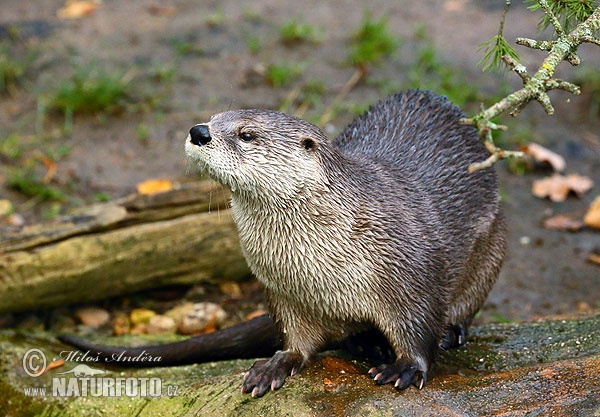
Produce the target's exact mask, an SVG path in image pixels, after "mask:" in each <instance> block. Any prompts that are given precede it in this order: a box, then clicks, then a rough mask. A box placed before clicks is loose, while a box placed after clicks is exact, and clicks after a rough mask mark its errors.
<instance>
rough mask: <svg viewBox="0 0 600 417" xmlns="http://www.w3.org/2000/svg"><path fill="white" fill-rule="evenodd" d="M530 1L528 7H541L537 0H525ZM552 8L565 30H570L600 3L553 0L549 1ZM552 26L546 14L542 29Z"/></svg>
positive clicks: (594, 0)
mask: <svg viewBox="0 0 600 417" xmlns="http://www.w3.org/2000/svg"><path fill="white" fill-rule="evenodd" d="M525 2H526V3H529V4H530V5H529V6H528V9H529V10H531V11H536V10H539V9H540V8H541V6H540V4H539V3H538V2H537V0H525ZM549 4H550V9H551V10H552V13H554V16H556V18H557V19H558V21H559V22H560V24H561V25H562V27H563V29H564V30H565V32H570V31H571V30H572V29H573V28H574V27H575V26H577V25H578V24H579V23H581V22H583V21H585V20H586V19H587V18H588V17H590V15H591V14H592V13H594V10H595V9H596V8H597V7H598V6H599V5H600V4H599V2H598V0H553V1H550V2H549ZM548 26H550V19H549V18H548V16H546V15H545V14H544V17H543V19H542V20H541V22H540V24H539V30H540V31H542V30H544V29H546V28H547V27H548Z"/></svg>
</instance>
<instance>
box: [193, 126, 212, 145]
mask: <svg viewBox="0 0 600 417" xmlns="http://www.w3.org/2000/svg"><path fill="white" fill-rule="evenodd" d="M190 138H191V139H192V143H193V144H194V145H198V146H202V145H206V144H207V143H208V142H210V132H209V131H208V126H206V125H196V126H194V127H192V128H191V129H190Z"/></svg>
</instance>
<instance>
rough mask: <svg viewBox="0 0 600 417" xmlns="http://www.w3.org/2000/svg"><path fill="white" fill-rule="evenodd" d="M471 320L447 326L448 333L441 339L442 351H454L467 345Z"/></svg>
mask: <svg viewBox="0 0 600 417" xmlns="http://www.w3.org/2000/svg"><path fill="white" fill-rule="evenodd" d="M470 322H471V320H464V321H463V322H461V323H457V324H454V325H450V326H448V331H447V332H446V334H444V336H443V337H442V343H440V348H441V349H442V350H448V349H454V348H457V347H461V346H463V345H464V344H465V343H467V334H468V329H469V324H470Z"/></svg>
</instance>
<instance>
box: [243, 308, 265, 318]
mask: <svg viewBox="0 0 600 417" xmlns="http://www.w3.org/2000/svg"><path fill="white" fill-rule="evenodd" d="M265 314H269V312H268V311H266V310H254V311H253V312H252V313H250V314H248V315H247V316H246V320H252V319H255V318H257V317H260V316H263V315H265Z"/></svg>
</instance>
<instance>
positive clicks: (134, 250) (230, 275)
mask: <svg viewBox="0 0 600 417" xmlns="http://www.w3.org/2000/svg"><path fill="white" fill-rule="evenodd" d="M227 200H228V193H227V191H226V190H224V189H223V188H222V187H220V186H218V185H216V184H214V183H213V182H209V181H203V182H196V183H186V184H181V185H177V186H175V187H174V188H173V189H172V190H170V191H167V192H163V193H158V194H152V195H140V194H134V195H131V196H129V197H126V198H123V199H121V200H117V201H115V202H110V203H104V204H97V205H94V206H91V207H86V208H83V209H80V210H78V211H77V212H74V213H72V214H70V215H69V216H64V217H61V218H59V219H56V220H55V221H52V222H46V223H41V224H35V225H31V226H27V227H25V228H23V229H22V230H19V231H14V230H12V231H8V230H4V231H1V230H0V312H8V311H23V310H32V309H39V308H46V307H54V306H59V305H60V306H64V305H69V304H74V303H82V302H88V301H94V300H99V299H103V298H107V297H111V296H116V295H121V294H126V293H131V292H134V291H139V290H142V289H147V288H155V287H160V286H165V285H176V284H194V283H200V282H207V281H213V280H219V279H227V280H237V279H240V278H242V277H245V276H247V275H248V274H249V270H248V268H247V266H246V263H245V261H244V258H243V256H242V253H241V250H240V247H239V242H238V237H237V231H236V229H235V225H234V223H233V220H232V218H231V213H230V211H229V209H228V203H227Z"/></svg>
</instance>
